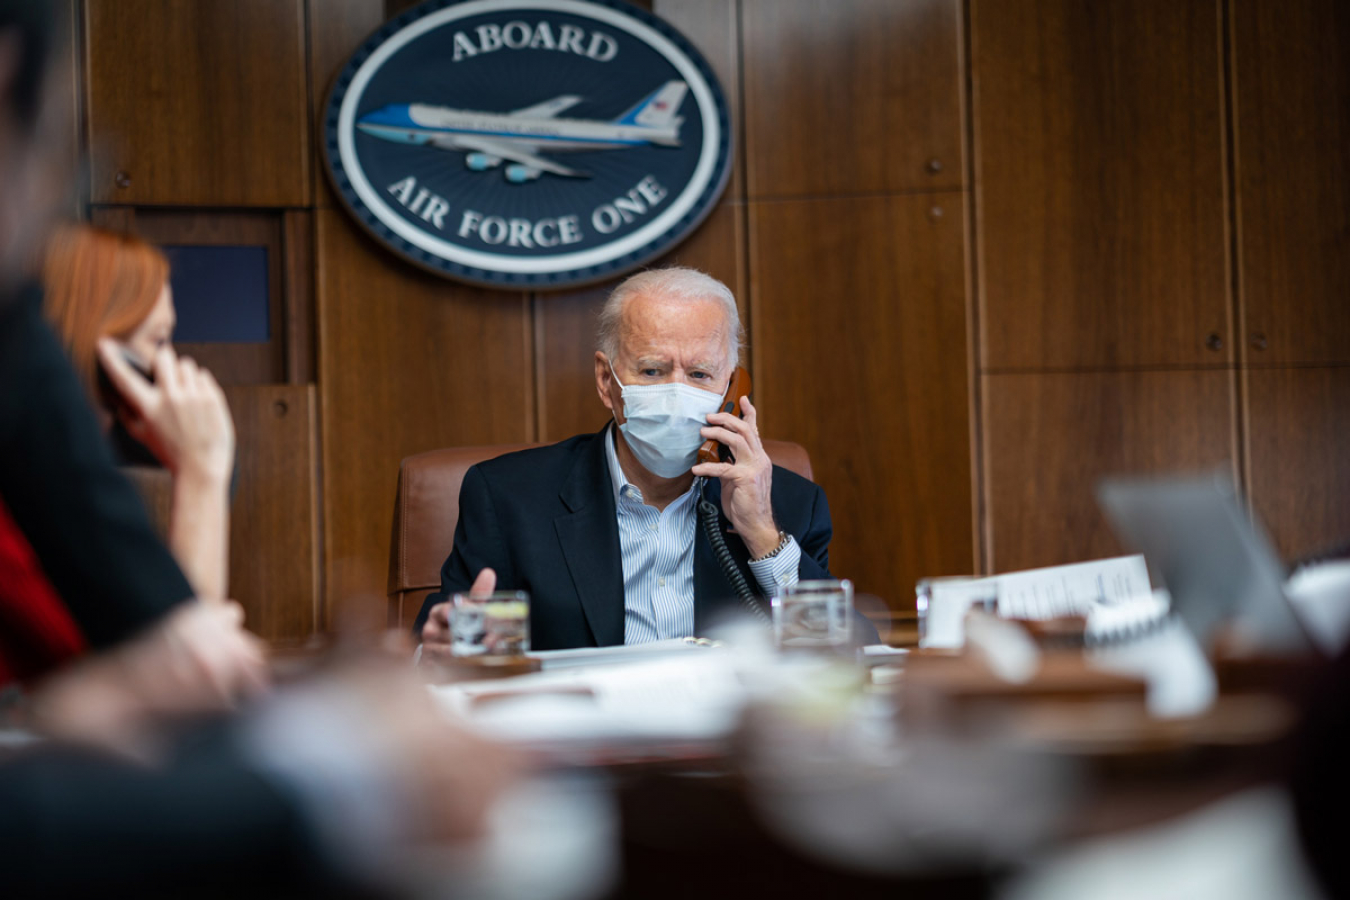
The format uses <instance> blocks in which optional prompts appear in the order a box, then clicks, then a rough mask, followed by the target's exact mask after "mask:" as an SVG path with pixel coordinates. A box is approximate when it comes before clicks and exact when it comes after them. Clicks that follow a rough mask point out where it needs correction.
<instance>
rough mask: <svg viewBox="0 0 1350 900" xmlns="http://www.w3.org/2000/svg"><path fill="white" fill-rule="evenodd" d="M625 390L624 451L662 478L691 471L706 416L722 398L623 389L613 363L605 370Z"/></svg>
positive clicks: (685, 388)
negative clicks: (627, 450)
mask: <svg viewBox="0 0 1350 900" xmlns="http://www.w3.org/2000/svg"><path fill="white" fill-rule="evenodd" d="M609 371H610V374H612V375H613V376H614V381H615V382H616V383H617V384H618V385H619V387H620V388H621V389H622V391H623V415H624V419H625V420H626V421H624V423H623V424H622V425H620V426H619V431H620V432H621V433H622V434H623V437H624V440H626V441H627V442H628V448H629V449H630V450H632V451H633V455H634V456H636V457H637V458H638V462H640V463H642V465H643V468H645V469H646V470H647V471H649V472H651V473H652V474H653V475H659V476H660V477H662V478H675V477H677V476H680V475H683V474H684V473H685V472H688V471H689V470H690V469H692V468H693V467H694V460H695V459H697V458H698V448H699V445H700V444H702V443H703V435H701V434H699V429H701V428H703V427H705V426H706V425H707V424H708V415H709V414H710V413H714V412H717V409H718V407H719V406H721V404H722V395H721V394H715V393H713V392H712V391H705V390H702V389H701V388H696V387H694V386H692V385H688V384H679V383H676V382H671V383H669V384H633V385H625V384H624V383H623V382H622V381H619V375H618V373H617V372H615V371H614V365H613V363H611V364H610V367H609Z"/></svg>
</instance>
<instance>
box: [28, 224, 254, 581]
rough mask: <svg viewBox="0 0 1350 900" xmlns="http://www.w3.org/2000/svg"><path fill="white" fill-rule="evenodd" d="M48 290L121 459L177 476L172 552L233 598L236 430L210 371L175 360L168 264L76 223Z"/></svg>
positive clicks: (64, 239) (126, 239)
mask: <svg viewBox="0 0 1350 900" xmlns="http://www.w3.org/2000/svg"><path fill="white" fill-rule="evenodd" d="M42 286H43V294H44V297H43V305H44V308H45V312H46V315H47V319H48V321H50V322H51V323H52V327H53V328H55V329H56V332H57V334H58V335H59V336H60V338H61V339H62V341H63V343H64V344H65V346H66V351H67V353H68V354H69V355H70V359H71V363H72V364H73V365H74V367H75V371H76V373H77V374H78V375H79V376H80V380H81V381H82V382H83V384H84V388H85V392H86V394H87V395H88V396H89V398H90V400H91V402H93V403H94V404H95V408H96V410H97V411H98V412H99V414H100V417H101V418H102V419H104V421H105V428H106V431H107V433H108V435H109V437H110V438H111V440H112V445H113V450H114V453H115V455H116V457H117V459H118V462H119V463H120V464H121V465H138V466H156V467H159V466H162V467H164V468H166V469H168V471H169V472H170V474H171V476H172V499H171V503H170V512H169V523H168V529H167V531H168V535H167V539H168V544H169V548H170V549H171V550H172V551H173V554H174V557H175V559H177V561H178V563H179V565H180V566H182V568H183V570H184V572H185V573H186V574H187V576H188V580H189V581H190V582H191V583H192V586H193V588H194V589H195V591H196V593H197V595H198V596H199V597H209V598H213V599H215V598H223V597H225V596H226V594H227V574H228V564H229V527H230V525H229V523H230V511H229V496H230V479H231V476H232V474H233V470H234V448H235V445H234V425H233V422H232V421H231V419H230V411H229V407H228V405H227V404H226V402H225V395H224V393H223V392H222V391H221V389H220V386H219V385H218V384H217V383H216V380H215V379H214V378H213V377H212V376H211V373H210V372H208V371H206V370H205V369H202V368H199V367H198V366H197V365H196V364H195V363H194V362H193V361H192V360H191V359H187V358H183V359H179V358H177V357H176V356H175V355H174V352H173V347H172V344H171V339H172V337H173V331H174V326H175V324H176V322H177V314H176V312H175V309H174V304H173V292H172V290H171V289H170V287H169V262H168V260H167V259H166V258H165V257H164V254H163V253H161V252H160V251H159V250H158V249H157V248H155V247H153V246H151V245H150V244H148V243H146V242H145V241H142V240H140V239H139V238H136V237H133V236H131V235H122V234H116V233H113V232H110V231H105V230H103V229H99V228H93V227H91V226H89V225H84V224H68V225H65V226H62V227H61V228H59V229H57V231H56V232H55V233H54V234H53V235H52V238H51V240H50V242H49V243H48V247H47V251H46V257H45V260H44V263H43V269H42ZM138 370H139V371H138ZM142 372H143V373H146V374H149V375H150V380H149V381H147V379H146V378H145V377H144V375H142V374H140V373H142ZM100 374H102V376H103V378H104V379H106V380H105V381H102V387H100V382H101V379H100ZM151 384H153V385H155V386H158V387H159V388H161V390H153V389H152V388H151Z"/></svg>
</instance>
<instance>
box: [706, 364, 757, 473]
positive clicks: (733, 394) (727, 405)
mask: <svg viewBox="0 0 1350 900" xmlns="http://www.w3.org/2000/svg"><path fill="white" fill-rule="evenodd" d="M748 396H750V373H749V372H748V371H746V370H745V369H744V368H743V367H741V366H737V367H736V371H734V372H732V373H731V383H730V384H728V385H727V392H726V394H724V395H723V396H722V405H721V406H719V407H718V408H717V411H718V412H725V413H731V414H732V415H733V416H738V417H740V418H744V417H745V413H744V412H742V411H741V398H742V397H748ZM732 458H733V457H732V455H731V448H729V447H727V446H726V445H725V444H721V443H718V442H717V441H713V440H707V441H704V442H703V444H702V445H701V446H700V447H699V448H698V461H699V462H701V463H710V462H731V461H732Z"/></svg>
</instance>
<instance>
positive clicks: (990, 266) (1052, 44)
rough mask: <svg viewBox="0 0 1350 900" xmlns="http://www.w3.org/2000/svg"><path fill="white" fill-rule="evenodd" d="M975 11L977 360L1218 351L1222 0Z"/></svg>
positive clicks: (1225, 311) (1226, 353)
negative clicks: (1220, 10) (1218, 1)
mask: <svg viewBox="0 0 1350 900" xmlns="http://www.w3.org/2000/svg"><path fill="white" fill-rule="evenodd" d="M970 20H971V47H972V62H971V67H972V68H971V77H972V79H973V85H974V89H973V95H974V112H973V115H974V133H975V135H976V141H977V145H976V148H975V171H976V184H977V190H978V196H977V200H976V203H977V207H976V208H977V222H976V225H977V232H978V241H977V246H978V249H979V272H980V281H981V287H980V317H979V318H980V328H981V362H982V365H983V366H984V367H986V368H995V369H1002V368H1024V369H1025V368H1036V369H1039V368H1047V367H1049V368H1061V367H1092V366H1118V365H1119V366H1124V365H1131V366H1133V365H1205V364H1222V363H1228V362H1231V361H1232V359H1233V358H1234V357H1233V351H1232V344H1233V341H1232V337H1231V318H1232V314H1231V304H1230V303H1229V302H1228V300H1227V281H1226V266H1227V262H1226V261H1227V243H1228V242H1227V234H1226V231H1225V227H1226V222H1227V204H1226V196H1225V186H1224V174H1223V173H1224V121H1223V109H1222V103H1221V101H1222V82H1221V77H1222V70H1221V58H1220V57H1221V53H1220V48H1221V36H1220V33H1219V12H1218V3H1217V2H1190V3H1138V2H1133V0H1101V2H1093V3H1083V2H1080V0H971V3H970ZM1211 336H1213V337H1211ZM1207 342H1208V343H1207ZM1212 348H1215V349H1212Z"/></svg>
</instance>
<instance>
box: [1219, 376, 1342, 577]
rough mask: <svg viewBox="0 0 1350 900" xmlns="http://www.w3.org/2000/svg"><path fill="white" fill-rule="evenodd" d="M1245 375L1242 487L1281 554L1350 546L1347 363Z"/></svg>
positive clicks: (1296, 555) (1297, 554)
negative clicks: (1245, 487)
mask: <svg viewBox="0 0 1350 900" xmlns="http://www.w3.org/2000/svg"><path fill="white" fill-rule="evenodd" d="M1245 378H1246V381H1247V391H1246V396H1247V404H1248V406H1247V414H1246V421H1247V465H1248V469H1249V473H1250V474H1249V477H1248V479H1247V483H1248V485H1249V489H1248V493H1249V496H1250V498H1251V501H1252V507H1253V509H1254V511H1255V513H1256V516H1257V518H1258V519H1259V520H1260V521H1261V522H1262V523H1263V524H1264V525H1265V526H1266V529H1267V530H1268V531H1269V533H1270V535H1271V537H1272V539H1273V540H1274V541H1275V546H1276V548H1277V549H1278V550H1279V553H1280V555H1281V556H1282V557H1284V559H1286V560H1294V559H1298V558H1300V557H1304V556H1308V555H1311V554H1315V553H1320V552H1323V551H1326V550H1327V549H1329V548H1331V547H1334V546H1338V545H1345V544H1350V418H1348V417H1347V416H1346V410H1347V409H1350V368H1347V367H1334V368H1322V367H1318V368H1269V369H1267V368H1259V369H1250V370H1248V371H1247V372H1246V373H1245Z"/></svg>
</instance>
